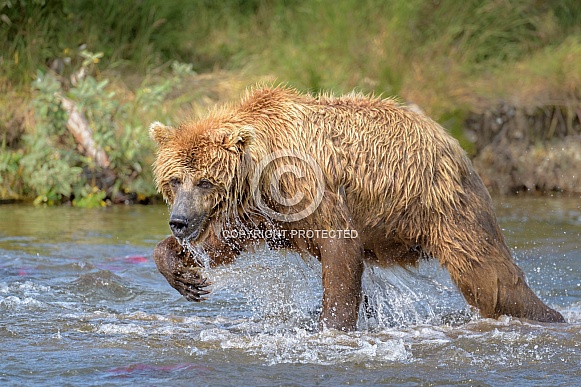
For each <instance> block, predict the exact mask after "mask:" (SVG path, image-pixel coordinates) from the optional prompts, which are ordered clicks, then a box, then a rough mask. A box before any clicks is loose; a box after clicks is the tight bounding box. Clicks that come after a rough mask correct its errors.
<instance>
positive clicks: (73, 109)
mask: <svg viewBox="0 0 581 387" xmlns="http://www.w3.org/2000/svg"><path fill="white" fill-rule="evenodd" d="M60 101H61V104H62V107H63V108H64V109H65V110H66V111H67V113H68V114H69V119H68V120H67V123H66V127H67V129H68V130H69V132H71V134H72V135H73V137H74V138H75V141H77V144H79V146H80V147H81V148H82V150H83V154H84V155H85V156H88V157H92V158H93V160H95V163H97V165H98V166H99V167H102V168H107V167H108V166H109V164H110V162H109V157H108V156H107V153H105V151H104V150H103V149H101V148H100V147H99V146H98V145H97V144H96V143H95V140H94V139H93V133H92V131H91V128H90V127H89V121H88V120H87V118H86V117H85V115H84V114H83V113H82V112H80V111H79V109H78V108H77V106H76V105H75V103H74V102H73V101H71V100H70V99H68V98H66V97H63V96H60Z"/></svg>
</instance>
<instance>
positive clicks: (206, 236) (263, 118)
mask: <svg viewBox="0 0 581 387" xmlns="http://www.w3.org/2000/svg"><path fill="white" fill-rule="evenodd" d="M151 136H152V138H153V139H154V140H155V141H156V142H157V143H158V144H159V150H158V155H157V160H156V162H155V164H154V172H155V176H156V182H157V185H158V188H159V190H160V191H161V192H162V194H163V195H164V197H165V198H166V200H167V201H168V203H170V204H173V201H174V197H173V193H172V189H171V186H170V179H171V178H175V177H178V178H179V179H180V180H181V181H184V182H190V184H195V182H197V181H199V180H200V179H202V178H204V179H208V180H210V181H211V182H212V183H213V184H215V186H216V189H215V190H213V191H212V194H210V195H208V196H207V197H205V199H204V200H206V201H207V203H205V204H203V206H204V208H208V209H209V210H208V220H207V223H206V224H205V226H204V231H203V234H202V235H201V236H200V237H198V239H197V240H196V241H195V242H196V243H198V244H202V245H203V244H205V245H206V247H207V248H208V249H209V250H210V251H211V250H214V251H218V250H220V249H224V246H222V244H223V241H222V240H221V238H220V237H218V236H216V234H217V233H220V231H221V227H224V226H223V225H224V224H227V223H228V224H233V225H236V227H238V226H243V227H249V228H251V227H256V226H257V225H263V226H264V225H265V224H266V225H267V226H268V227H274V228H278V229H288V230H290V229H319V230H333V229H351V230H357V232H358V235H359V237H358V238H356V239H345V238H335V239H331V238H319V239H316V238H311V239H305V238H302V239H298V238H295V239H292V240H287V241H284V243H282V245H285V244H286V245H285V246H283V247H290V248H293V249H296V250H298V251H301V252H303V253H309V254H312V255H314V256H316V257H317V258H319V259H320V260H321V262H322V267H323V289H324V295H323V312H322V316H321V321H322V323H323V324H324V325H326V326H330V327H334V328H341V329H353V328H354V327H355V324H356V319H357V311H358V308H359V304H360V293H361V274H362V270H363V261H364V259H367V260H368V261H369V262H371V263H375V264H378V265H389V264H394V263H395V264H404V265H405V264H413V263H415V262H417V260H418V259H419V258H420V257H421V256H423V257H426V258H431V257H434V258H437V259H438V260H439V261H440V263H441V264H442V265H443V266H445V267H446V268H447V270H448V271H449V272H450V275H451V278H452V279H453V280H454V282H455V283H456V284H457V285H458V287H459V289H460V290H461V292H462V293H463V294H464V296H465V297H466V300H467V301H468V302H469V303H470V304H471V305H473V306H475V307H477V308H478V309H479V310H480V313H481V314H482V315H483V316H485V317H494V318H496V317H498V316H500V315H503V314H507V315H512V316H515V317H523V318H528V319H532V320H538V321H564V320H563V318H562V316H561V315H560V314H559V313H558V312H556V311H554V310H553V309H551V308H549V307H547V306H546V305H545V304H544V303H543V302H542V301H541V300H540V299H539V298H538V297H537V296H536V295H535V294H534V293H533V292H532V291H531V289H530V288H529V287H528V286H527V285H526V282H525V278H524V274H523V272H522V271H521V270H520V269H519V268H518V267H517V266H516V265H515V263H514V261H513V259H512V257H511V255H510V252H509V250H508V248H507V246H506V244H505V242H504V238H503V236H502V234H501V231H500V228H499V226H498V224H497V221H496V217H495V215H494V210H493V208H492V204H491V200H490V197H489V195H488V192H487V191H486V189H485V187H484V185H483V184H482V181H481V180H480V178H479V177H478V175H477V174H476V173H475V171H474V169H473V167H472V164H471V162H470V161H469V159H468V158H467V156H466V154H465V152H464V151H463V150H462V148H461V147H460V146H459V144H458V142H457V141H456V140H455V139H453V138H452V137H451V136H450V135H449V134H448V133H447V132H446V131H445V130H444V129H443V128H442V127H441V126H440V125H438V124H437V123H436V122H434V121H432V120H431V119H429V118H428V117H426V116H424V115H422V114H418V113H415V112H413V111H411V110H408V109H406V108H405V107H401V106H399V105H398V104H397V103H396V102H395V101H394V100H391V99H379V98H370V97H367V96H363V95H359V94H351V95H347V96H343V97H333V96H330V95H321V96H317V97H314V96H310V95H303V94H300V93H298V92H296V91H294V90H291V89H288V88H284V87H274V88H271V87H258V88H255V89H252V90H250V91H249V92H248V93H247V95H246V96H245V97H244V98H243V100H242V102H241V103H240V104H237V105H228V106H225V107H223V108H219V109H216V110H214V111H212V112H211V113H210V114H209V116H208V117H207V118H206V119H203V120H201V121H191V122H186V123H183V124H182V125H180V126H179V127H178V128H170V127H165V126H163V125H161V124H154V125H152V128H151ZM286 149H293V150H297V151H300V152H304V153H305V154H308V155H310V156H311V157H312V158H313V159H314V160H315V161H316V163H317V164H318V165H319V166H320V168H321V170H322V172H323V176H324V196H323V199H322V201H321V203H320V205H319V206H318V207H317V208H316V211H315V212H314V213H313V214H311V215H310V216H308V217H306V218H304V219H301V220H299V221H296V222H290V223H287V222H277V221H273V220H272V219H270V218H269V217H268V216H266V215H265V214H264V213H263V212H262V211H261V209H260V207H259V206H258V205H257V203H256V200H255V198H254V197H253V192H251V188H250V181H251V179H252V177H253V171H254V168H255V167H256V165H257V164H258V163H259V162H260V160H261V159H263V158H264V157H267V156H268V155H269V154H271V153H272V152H274V151H277V150H286ZM288 163H293V161H292V160H289V159H284V158H282V159H277V160H274V161H273V163H272V164H273V165H274V167H275V168H276V167H278V166H281V165H283V164H288ZM313 179H314V177H313V175H312V174H310V175H307V178H306V179H305V178H303V179H297V178H293V177H291V176H287V175H283V176H282V177H281V187H282V189H283V190H284V191H285V192H286V193H288V194H289V197H292V196H293V195H294V194H295V193H297V192H301V193H303V194H304V195H305V197H306V198H307V199H308V200H313V198H315V196H316V192H315V191H316V184H314V182H313ZM261 184H262V183H261ZM265 184H266V183H265ZM261 192H263V193H264V192H268V187H267V186H266V185H261ZM263 199H264V200H265V201H266V202H268V204H269V205H270V206H271V207H273V208H275V209H276V210H277V211H279V212H284V211H285V208H283V207H282V206H278V207H277V204H276V202H275V201H273V200H270V199H271V198H269V197H268V195H267V194H265V196H264V198H263ZM233 227H234V226H233ZM271 242H272V243H274V242H276V241H274V242H273V241H271ZM162 243H163V242H162ZM277 243H280V241H278V242H277ZM274 244H275V245H276V243H274ZM238 247H239V248H238ZM238 247H236V248H235V249H233V250H232V249H230V250H228V251H229V252H228V253H227V254H226V256H228V258H227V259H224V261H228V262H229V261H231V260H232V259H234V258H233V257H234V256H235V255H236V254H237V252H238V250H239V249H243V248H244V241H241V242H240V243H239V246H238ZM226 250H227V249H226ZM176 254H177V253H176ZM214 255H215V260H216V261H220V259H219V258H218V257H219V256H220V254H214Z"/></svg>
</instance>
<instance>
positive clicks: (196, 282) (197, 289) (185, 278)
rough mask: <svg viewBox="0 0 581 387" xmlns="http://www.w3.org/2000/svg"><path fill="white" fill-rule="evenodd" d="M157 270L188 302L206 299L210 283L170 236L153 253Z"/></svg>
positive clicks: (188, 255)
mask: <svg viewBox="0 0 581 387" xmlns="http://www.w3.org/2000/svg"><path fill="white" fill-rule="evenodd" d="M153 258H154V260H155V264H156V265H157V269H158V270H159V271H160V273H161V274H163V276H164V277H165V279H166V280H167V282H169V284H170V285H171V286H172V287H173V288H174V289H176V290H177V291H178V292H180V294H181V295H182V296H184V297H185V298H186V300H188V301H195V302H200V301H204V300H205V299H206V297H203V296H205V295H206V294H210V291H209V290H206V289H205V288H207V287H208V286H210V285H211V284H212V283H211V282H210V281H208V279H207V278H205V277H204V274H203V270H202V268H201V267H199V266H196V262H195V261H194V260H193V259H192V258H191V256H190V253H189V252H188V251H184V249H183V247H182V246H181V245H180V244H179V242H178V241H177V239H175V238H174V237H172V236H170V237H168V238H166V239H164V240H163V241H161V242H159V243H158V244H157V246H156V247H155V250H154V252H153Z"/></svg>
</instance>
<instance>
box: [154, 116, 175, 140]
mask: <svg viewBox="0 0 581 387" xmlns="http://www.w3.org/2000/svg"><path fill="white" fill-rule="evenodd" d="M172 131H173V128H172V127H171V126H166V125H164V124H162V123H161V122H158V121H155V122H152V123H151V125H149V137H151V139H152V140H153V141H155V142H156V143H157V145H163V144H165V142H166V141H167V140H168V139H169V138H170V136H171V133H172Z"/></svg>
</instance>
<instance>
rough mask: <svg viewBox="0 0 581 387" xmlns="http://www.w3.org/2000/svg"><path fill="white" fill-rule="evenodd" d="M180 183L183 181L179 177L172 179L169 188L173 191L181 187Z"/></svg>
mask: <svg viewBox="0 0 581 387" xmlns="http://www.w3.org/2000/svg"><path fill="white" fill-rule="evenodd" d="M180 183H181V181H180V179H178V178H177V177H172V178H171V179H169V186H170V187H171V188H172V189H176V188H178V187H179V186H180Z"/></svg>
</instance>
